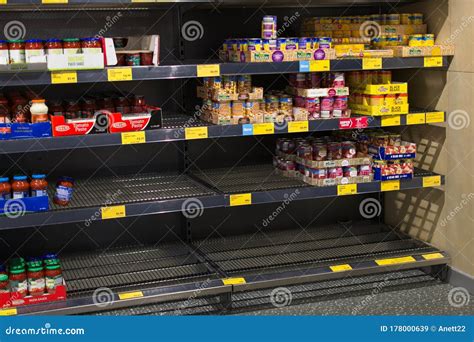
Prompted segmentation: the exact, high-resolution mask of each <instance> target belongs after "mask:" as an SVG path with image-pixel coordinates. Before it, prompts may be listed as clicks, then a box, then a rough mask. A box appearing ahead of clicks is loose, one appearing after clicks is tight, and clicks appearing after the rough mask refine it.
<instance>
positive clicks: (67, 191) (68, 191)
mask: <svg viewBox="0 0 474 342" xmlns="http://www.w3.org/2000/svg"><path fill="white" fill-rule="evenodd" d="M72 193H73V189H72V188H68V187H65V186H62V185H60V186H58V187H57V188H56V198H57V199H59V200H61V201H67V202H69V201H70V200H71V198H72Z"/></svg>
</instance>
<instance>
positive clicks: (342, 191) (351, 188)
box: [337, 184, 357, 196]
mask: <svg viewBox="0 0 474 342" xmlns="http://www.w3.org/2000/svg"><path fill="white" fill-rule="evenodd" d="M355 194H357V184H344V185H338V186H337V195H338V196H344V195H355Z"/></svg>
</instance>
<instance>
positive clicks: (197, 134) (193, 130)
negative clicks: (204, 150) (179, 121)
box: [184, 127, 209, 140]
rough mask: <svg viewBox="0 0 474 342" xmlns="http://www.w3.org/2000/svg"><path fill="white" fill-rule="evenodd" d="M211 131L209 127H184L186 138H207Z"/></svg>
mask: <svg viewBox="0 0 474 342" xmlns="http://www.w3.org/2000/svg"><path fill="white" fill-rule="evenodd" d="M208 137H209V131H208V129H207V127H186V128H185V129H184V138H185V139H186V140H192V139H207V138H208Z"/></svg>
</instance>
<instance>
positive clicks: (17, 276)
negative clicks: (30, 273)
mask: <svg viewBox="0 0 474 342" xmlns="http://www.w3.org/2000/svg"><path fill="white" fill-rule="evenodd" d="M9 282H10V291H11V292H12V293H14V292H16V293H18V295H19V296H20V297H21V298H23V297H26V295H27V294H28V282H27V276H26V268H25V260H23V258H15V259H12V260H11V261H10V276H9Z"/></svg>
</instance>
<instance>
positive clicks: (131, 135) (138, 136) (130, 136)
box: [122, 131, 146, 145]
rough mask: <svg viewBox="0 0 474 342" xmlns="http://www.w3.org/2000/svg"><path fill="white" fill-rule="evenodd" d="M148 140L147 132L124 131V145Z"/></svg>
mask: <svg viewBox="0 0 474 342" xmlns="http://www.w3.org/2000/svg"><path fill="white" fill-rule="evenodd" d="M145 142H146V135H145V132H143V131H139V132H124V133H122V145H130V144H143V143H145Z"/></svg>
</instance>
